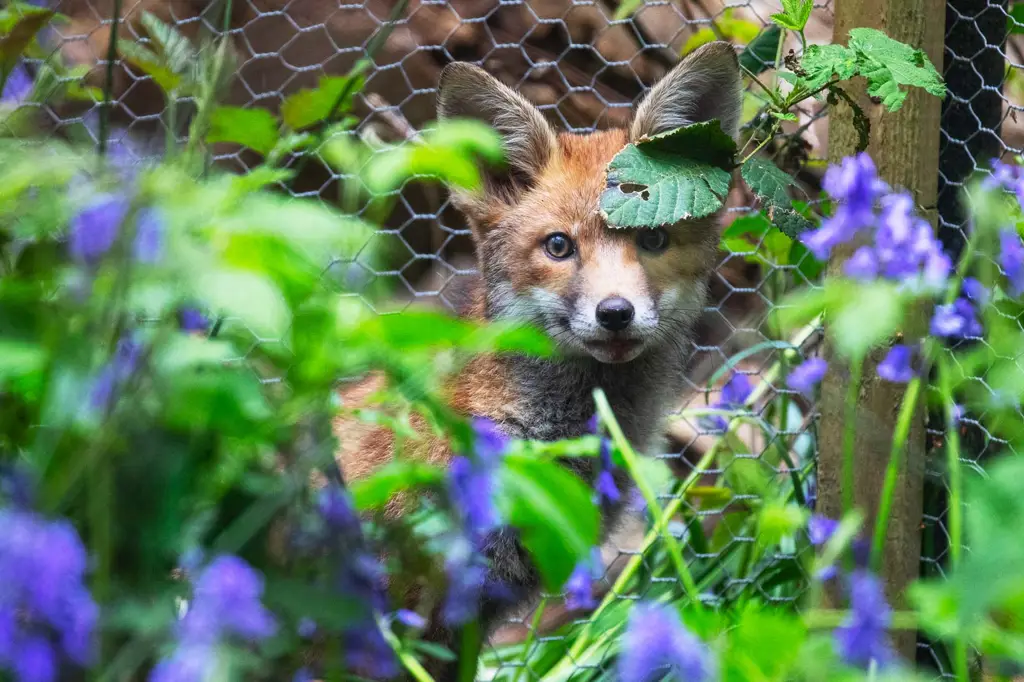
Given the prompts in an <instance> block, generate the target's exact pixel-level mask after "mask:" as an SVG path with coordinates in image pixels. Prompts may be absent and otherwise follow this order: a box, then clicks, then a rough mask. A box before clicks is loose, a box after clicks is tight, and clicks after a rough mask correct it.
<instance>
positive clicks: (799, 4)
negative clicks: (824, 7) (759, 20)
mask: <svg viewBox="0 0 1024 682" xmlns="http://www.w3.org/2000/svg"><path fill="white" fill-rule="evenodd" d="M813 6H814V0H782V12H780V13H778V14H773V15H772V16H771V19H772V21H774V22H775V23H776V24H778V25H779V26H782V27H783V28H788V29H790V30H793V31H797V32H801V31H803V30H804V27H805V26H807V20H808V19H810V17H811V8H812V7H813Z"/></svg>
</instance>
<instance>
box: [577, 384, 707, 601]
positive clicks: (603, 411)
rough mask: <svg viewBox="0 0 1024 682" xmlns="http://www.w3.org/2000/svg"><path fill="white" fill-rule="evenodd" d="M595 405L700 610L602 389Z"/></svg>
mask: <svg viewBox="0 0 1024 682" xmlns="http://www.w3.org/2000/svg"><path fill="white" fill-rule="evenodd" d="M594 403H595V404H596V405H597V412H598V414H599V415H600V416H601V423H603V424H604V426H605V428H607V429H608V433H609V435H611V437H612V441H614V443H615V446H616V447H617V448H618V449H619V452H621V453H622V459H623V460H624V461H625V463H626V470H627V471H628V472H629V475H630V476H631V477H632V478H633V480H634V481H635V482H636V486H637V488H638V489H639V490H640V494H641V495H643V497H644V501H645V502H647V509H648V511H649V512H650V514H651V516H652V517H653V520H654V523H655V528H656V529H657V530H658V532H659V534H660V535H661V537H662V540H664V542H665V546H666V548H667V549H668V553H669V556H670V557H671V558H672V563H673V565H674V566H675V569H676V574H677V575H678V576H679V581H680V583H681V584H682V586H683V589H684V590H685V592H686V596H687V597H689V598H690V599H691V600H693V601H694V603H695V604H697V606H698V608H699V607H700V602H699V600H698V599H697V596H698V593H697V584H696V583H695V582H694V581H693V576H692V575H691V574H690V568H689V566H687V565H686V559H685V558H683V551H682V549H681V548H680V547H679V543H678V542H677V541H676V538H675V536H674V535H672V533H670V532H669V530H668V522H669V519H668V518H666V517H665V515H664V513H663V512H662V510H661V506H660V505H659V504H658V497H657V495H656V494H655V492H654V490H652V489H651V485H650V483H648V482H647V479H646V478H645V477H644V475H643V473H642V472H641V471H640V465H639V462H638V461H637V456H636V453H635V452H634V451H633V447H632V446H631V445H630V444H629V441H628V440H626V436H625V434H623V433H622V428H621V427H620V426H619V423H618V421H617V420H616V419H615V414H614V413H613V412H612V407H611V405H610V404H609V403H608V397H607V396H606V395H605V394H604V391H602V390H601V389H599V388H598V389H594Z"/></svg>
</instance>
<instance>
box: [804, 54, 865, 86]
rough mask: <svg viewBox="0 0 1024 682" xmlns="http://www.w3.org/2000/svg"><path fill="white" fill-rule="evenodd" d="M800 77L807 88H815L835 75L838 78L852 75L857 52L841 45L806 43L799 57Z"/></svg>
mask: <svg viewBox="0 0 1024 682" xmlns="http://www.w3.org/2000/svg"><path fill="white" fill-rule="evenodd" d="M800 68H801V69H803V71H804V76H803V77H802V78H801V81H802V83H803V86H804V87H805V88H807V89H808V90H817V89H818V88H821V87H822V86H824V85H825V83H828V82H829V81H830V80H832V76H836V77H838V78H839V80H846V79H847V78H851V77H853V75H854V74H855V73H856V72H857V54H856V53H855V52H854V51H853V50H851V49H849V48H846V47H843V46H842V45H808V46H807V49H806V50H805V51H804V54H803V56H802V57H801V58H800Z"/></svg>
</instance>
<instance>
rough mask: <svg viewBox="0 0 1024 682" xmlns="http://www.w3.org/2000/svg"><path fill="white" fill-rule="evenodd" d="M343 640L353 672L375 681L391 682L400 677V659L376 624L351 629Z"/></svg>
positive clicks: (346, 655)
mask: <svg viewBox="0 0 1024 682" xmlns="http://www.w3.org/2000/svg"><path fill="white" fill-rule="evenodd" d="M343 639H344V647H345V660H346V662H347V663H348V665H349V666H350V667H351V668H352V669H353V671H355V672H358V673H359V674H360V675H361V676H363V677H369V678H371V679H374V680H390V679H392V678H394V677H397V676H398V673H399V672H400V670H399V667H398V659H397V657H396V656H395V652H394V650H393V649H392V648H391V645H390V644H388V642H387V640H385V639H384V635H383V634H382V633H381V631H380V628H378V627H377V626H376V624H372V625H369V626H368V627H362V628H349V629H347V630H346V631H345V634H344V637H343Z"/></svg>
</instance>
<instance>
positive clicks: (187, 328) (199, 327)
mask: <svg viewBox="0 0 1024 682" xmlns="http://www.w3.org/2000/svg"><path fill="white" fill-rule="evenodd" d="M178 327H179V328H181V330H182V331H184V332H206V331H207V330H208V329H209V328H210V320H209V319H207V317H206V315H203V314H202V313H201V312H200V311H199V309H198V308H193V307H191V306H186V307H184V308H182V309H181V310H179V311H178Z"/></svg>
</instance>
